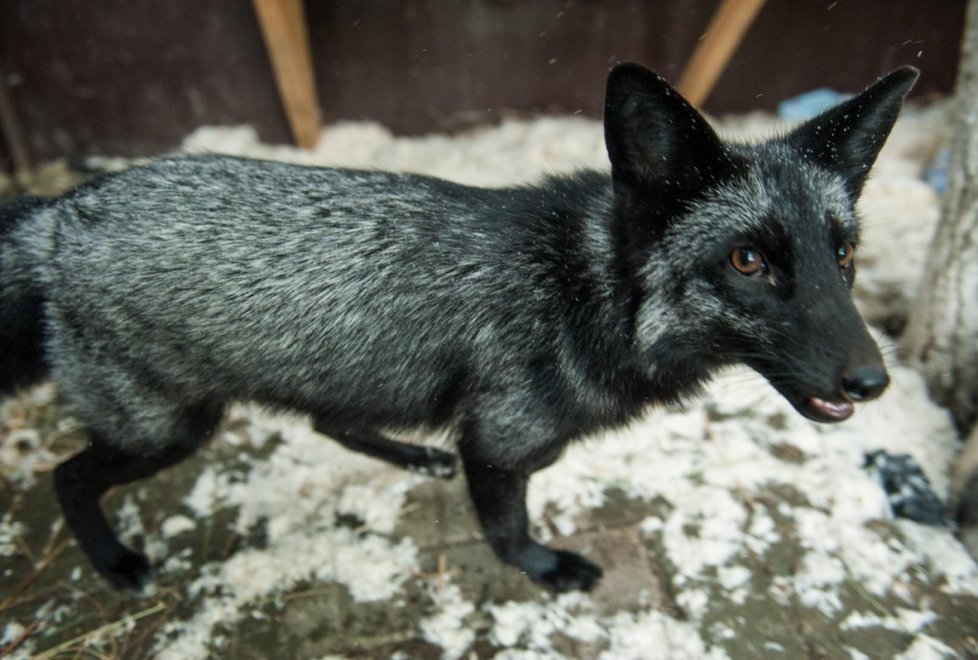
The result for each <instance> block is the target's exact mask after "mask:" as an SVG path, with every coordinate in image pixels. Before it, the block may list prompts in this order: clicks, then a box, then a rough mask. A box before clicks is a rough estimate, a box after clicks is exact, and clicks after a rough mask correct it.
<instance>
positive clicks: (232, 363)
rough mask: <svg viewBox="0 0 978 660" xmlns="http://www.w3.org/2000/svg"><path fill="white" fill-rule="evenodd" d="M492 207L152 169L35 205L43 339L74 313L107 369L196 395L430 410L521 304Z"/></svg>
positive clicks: (446, 188)
mask: <svg viewBox="0 0 978 660" xmlns="http://www.w3.org/2000/svg"><path fill="white" fill-rule="evenodd" d="M491 204H495V205H497V206H498V205H500V204H503V205H505V193H504V192H503V191H486V190H479V189H472V188H466V187H462V186H456V185H454V184H449V183H447V182H442V181H438V180H435V179H429V178H426V177H418V176H411V175H398V174H391V173H380V172H377V173H374V172H354V171H343V170H331V169H322V168H305V167H297V166H292V165H287V164H281V163H269V162H259V161H247V160H239V159H231V158H222V157H206V158H193V159H173V160H166V161H160V162H159V163H156V164H154V165H152V166H150V167H148V168H140V169H137V170H131V171H128V172H125V173H121V174H118V175H114V176H110V177H108V178H105V179H102V180H100V181H97V182H95V183H93V184H90V185H87V186H83V187H82V188H80V189H78V190H77V191H75V192H74V193H73V194H71V195H69V196H68V197H66V198H64V199H63V200H61V201H60V202H59V203H58V204H57V205H55V206H54V207H52V208H51V209H49V210H48V211H47V213H49V214H53V216H54V217H55V218H56V224H57V229H56V231H55V245H56V247H55V251H56V255H55V257H54V258H52V259H48V260H47V261H46V263H47V265H46V266H45V268H46V269H47V271H48V272H47V273H46V276H45V277H44V279H45V280H47V281H48V282H56V286H49V289H50V291H49V292H48V293H47V299H48V302H49V306H50V307H51V310H52V313H53V316H54V319H53V320H52V326H53V327H52V329H53V332H54V333H55V334H57V333H59V332H68V331H70V328H71V327H72V325H73V324H72V322H71V320H70V319H68V318H65V315H70V316H72V317H73V318H76V319H81V323H83V325H84V327H85V331H86V333H87V334H88V336H89V337H90V338H91V339H90V342H93V343H94V345H93V346H92V348H93V349H95V350H100V351H101V352H103V353H104V354H105V356H106V357H107V358H108V359H113V358H112V356H116V355H119V354H125V353H129V355H128V356H127V358H126V359H127V360H128V361H129V362H130V363H131V362H133V361H135V362H138V363H139V364H140V368H141V369H148V370H151V371H152V372H153V376H154V378H156V379H157V380H159V381H161V382H162V383H164V384H166V385H169V386H174V387H177V388H182V389H184V390H189V391H193V392H195V393H196V394H197V395H201V394H208V395H210V394H213V395H214V396H221V397H228V398H257V399H260V400H270V399H271V400H272V401H271V402H275V403H282V404H283V405H294V406H296V407H306V406H307V405H309V404H311V403H312V402H321V401H325V400H329V401H332V402H335V403H336V405H338V406H340V407H342V406H343V405H345V404H346V403H349V404H350V405H356V404H357V402H358V401H362V398H363V391H364V389H365V388H367V387H371V388H373V389H374V390H378V389H379V390H384V388H390V389H391V391H386V392H384V391H376V392H375V394H376V395H378V396H377V397H376V398H375V399H374V397H371V398H372V399H374V401H378V402H379V401H383V400H387V401H391V402H392V405H397V406H398V407H401V406H402V402H403V401H405V400H408V401H410V400H411V399H414V398H417V400H418V405H419V406H420V405H422V402H425V403H424V405H430V400H431V397H432V395H433V394H436V393H437V391H439V390H441V389H443V388H445V387H446V386H447V384H446V383H444V382H441V381H443V380H444V378H446V377H451V378H455V379H458V378H460V374H462V373H464V372H465V371H466V370H467V369H466V366H465V365H467V364H469V363H470V362H471V360H473V359H474V356H473V352H477V351H479V350H493V349H489V348H487V347H489V346H490V345H492V346H499V345H500V344H501V343H503V344H504V343H505V341H504V340H505V337H503V336H501V335H505V334H507V333H509V334H513V333H514V332H517V333H518V332H521V331H522V326H520V327H514V326H513V325H509V326H507V327H501V325H500V321H501V320H502V319H506V318H515V317H514V316H513V315H512V313H509V314H507V312H506V311H505V310H504V309H502V308H504V307H507V306H509V305H510V304H512V302H513V301H515V300H523V301H527V300H532V299H533V296H532V294H531V292H530V288H531V286H532V280H533V279H535V278H534V277H533V276H532V274H531V273H530V271H532V269H533V265H532V264H530V263H529V262H527V263H526V264H523V265H521V264H520V263H517V262H515V261H514V259H513V258H511V256H512V255H507V254H506V252H507V250H508V248H507V245H508V239H507V238H506V236H507V229H506V228H505V227H500V226H497V225H499V224H500V223H504V222H505V221H506V220H505V214H496V215H494V214H491V213H488V212H487V209H488V208H489V205H491ZM510 238H512V237H510ZM516 251H518V250H516ZM528 258H529V257H528ZM521 268H523V269H524V270H525V271H526V272H524V273H523V276H515V277H514V276H513V271H520V269H521ZM526 269H529V270H526ZM521 311H523V312H525V311H526V310H525V309H523V310H521ZM59 314H60V316H61V318H59ZM446 365H453V366H452V368H451V369H447V370H446ZM412 374H413V375H412ZM395 376H396V377H395ZM358 379H359V380H362V381H363V382H361V383H358V382H357V381H358ZM435 381H439V382H435ZM278 398H282V399H284V400H282V401H275V399H278ZM395 402H396V403H395Z"/></svg>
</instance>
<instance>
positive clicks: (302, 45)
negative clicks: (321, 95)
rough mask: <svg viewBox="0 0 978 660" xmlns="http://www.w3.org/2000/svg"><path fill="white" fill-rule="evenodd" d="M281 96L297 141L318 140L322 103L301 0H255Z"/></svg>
mask: <svg viewBox="0 0 978 660" xmlns="http://www.w3.org/2000/svg"><path fill="white" fill-rule="evenodd" d="M253 2H254V7H255V13H256V14H257V16H258V23H259V25H261V32H262V36H263V37H264V39H265V48H266V49H267V50H268V55H269V58H270V59H271V61H272V69H273V70H274V72H275V82H276V84H277V85H278V93H279V97H280V98H281V100H282V107H283V108H284V109H285V115H286V118H287V119H288V121H289V128H290V129H291V130H292V137H293V139H294V140H295V143H296V144H297V145H298V146H300V147H303V148H305V149H311V148H312V147H314V146H316V143H317V142H318V141H319V128H320V125H319V103H318V101H317V99H316V82H315V78H314V76H313V68H312V56H311V54H310V50H309V30H308V28H307V26H306V17H305V13H304V11H303V7H302V0H253Z"/></svg>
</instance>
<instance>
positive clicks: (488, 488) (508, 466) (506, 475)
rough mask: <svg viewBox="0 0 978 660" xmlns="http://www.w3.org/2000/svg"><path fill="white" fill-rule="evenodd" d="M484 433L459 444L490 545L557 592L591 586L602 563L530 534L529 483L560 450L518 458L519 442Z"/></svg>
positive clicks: (531, 576)
mask: <svg viewBox="0 0 978 660" xmlns="http://www.w3.org/2000/svg"><path fill="white" fill-rule="evenodd" d="M487 444H488V443H487V442H486V441H485V440H484V439H482V438H474V437H472V436H471V435H468V436H467V437H465V438H463V442H462V443H461V445H460V447H459V449H460V454H461V457H462V465H463V466H464V468H465V477H466V480H467V481H468V485H469V493H470V495H471V497H472V502H473V504H474V505H475V509H476V512H477V513H478V515H479V520H480V521H481V523H482V527H483V529H484V530H485V533H486V537H487V538H488V540H489V544H490V545H491V546H492V549H493V550H494V551H495V552H496V555H497V556H498V557H499V558H500V559H501V560H502V561H504V562H506V563H507V564H512V565H514V566H516V567H517V568H519V569H520V570H521V571H523V572H524V573H525V574H526V575H527V576H529V578H530V579H532V580H533V581H534V582H536V583H538V584H540V585H543V586H544V587H547V588H548V589H552V590H554V591H558V592H561V591H572V590H575V589H580V590H583V591H588V590H590V589H591V587H593V586H594V585H595V583H596V582H597V581H598V579H599V578H600V577H601V567H600V566H597V565H596V564H593V563H591V562H590V561H588V560H587V559H584V558H583V557H581V556H580V555H577V554H574V553H573V552H566V551H563V550H551V549H550V548H548V547H546V546H544V545H541V544H539V543H537V542H536V541H534V540H533V539H532V538H530V535H529V532H528V528H529V518H528V516H527V512H526V484H527V481H528V480H529V477H530V475H531V474H532V473H533V472H535V471H537V470H539V469H540V468H543V467H546V466H547V465H549V464H550V463H552V462H553V460H554V459H555V458H556V456H557V455H559V450H557V451H554V452H548V454H549V455H548V456H546V457H539V456H521V457H519V459H518V460H515V461H514V457H513V455H512V452H513V449H514V448H513V447H511V446H510V447H505V450H506V451H500V449H501V447H500V446H499V445H496V446H495V447H493V446H487Z"/></svg>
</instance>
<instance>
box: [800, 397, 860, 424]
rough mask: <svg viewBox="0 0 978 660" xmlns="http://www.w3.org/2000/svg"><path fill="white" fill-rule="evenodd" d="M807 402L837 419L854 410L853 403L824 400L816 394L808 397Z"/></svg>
mask: <svg viewBox="0 0 978 660" xmlns="http://www.w3.org/2000/svg"><path fill="white" fill-rule="evenodd" d="M808 402H809V403H810V404H811V405H812V408H814V409H815V410H817V411H819V412H820V413H822V414H823V415H825V416H826V417H831V418H832V419H835V420H839V421H841V420H843V419H846V418H847V417H849V416H850V415H851V414H852V413H853V411H854V410H855V409H854V408H853V405H852V404H851V403H849V402H848V401H826V400H825V399H819V398H818V397H817V396H813V397H811V398H810V399H808Z"/></svg>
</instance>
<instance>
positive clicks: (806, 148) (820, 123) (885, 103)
mask: <svg viewBox="0 0 978 660" xmlns="http://www.w3.org/2000/svg"><path fill="white" fill-rule="evenodd" d="M919 75H920V72H919V71H918V70H917V69H915V68H914V67H912V66H904V67H900V68H899V69H897V70H896V71H893V72H891V73H888V74H887V75H885V76H883V77H882V78H880V79H879V80H877V81H876V83H875V84H873V85H872V86H871V87H869V88H868V89H867V90H866V91H865V92H863V93H862V94H860V95H858V96H855V97H853V98H851V99H849V100H848V101H844V102H842V103H840V104H839V105H837V106H835V107H834V108H831V109H829V110H826V111H825V112H823V113H822V114H820V115H818V116H817V117H814V118H813V119H810V120H808V121H806V122H805V123H804V124H802V125H801V126H799V127H798V128H797V129H795V130H794V131H793V132H792V133H791V134H790V135H789V136H788V142H789V144H792V145H794V146H795V147H796V148H797V149H799V150H800V151H801V152H802V153H803V154H804V155H805V156H806V157H807V158H810V159H811V160H813V161H814V162H816V163H818V164H819V165H821V166H823V167H825V168H828V169H829V170H831V171H833V172H837V173H838V174H840V175H841V176H842V178H843V179H844V180H845V184H846V190H847V192H848V193H849V196H850V197H852V198H853V199H855V198H856V197H858V196H859V191H860V190H862V187H863V184H864V183H865V182H866V177H867V176H868V175H869V170H870V168H871V167H872V166H873V163H874V162H876V156H878V155H879V152H880V149H882V148H883V143H884V142H886V138H887V137H888V136H889V134H890V131H891V130H892V129H893V124H894V123H895V122H896V119H897V115H898V114H899V113H900V108H901V107H902V105H903V97H904V96H906V94H907V92H909V91H910V88H911V87H913V84H914V83H915V82H916V81H917V77H918V76H919Z"/></svg>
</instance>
